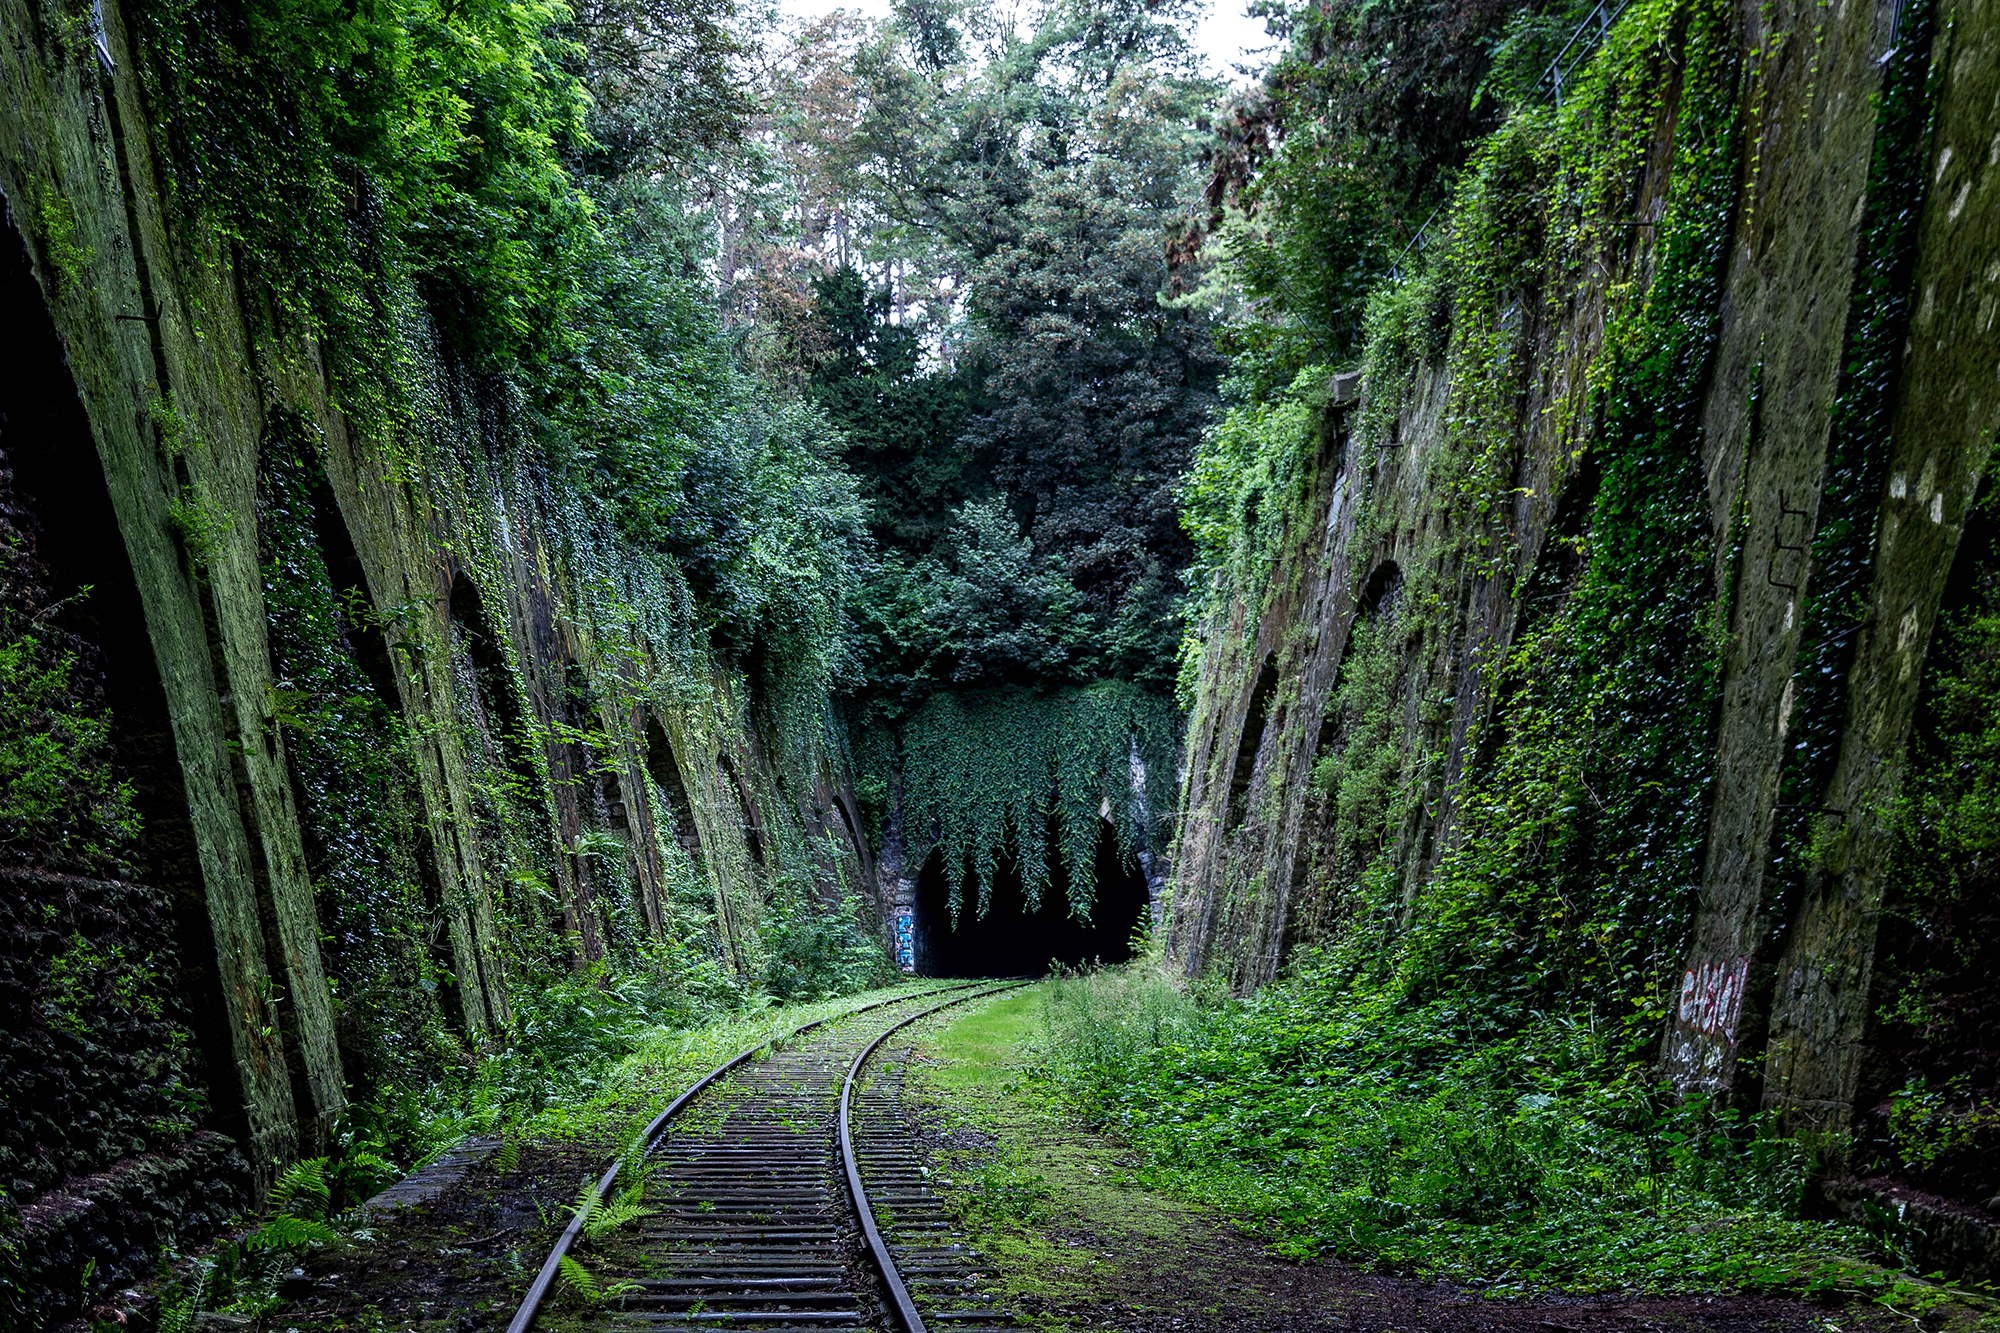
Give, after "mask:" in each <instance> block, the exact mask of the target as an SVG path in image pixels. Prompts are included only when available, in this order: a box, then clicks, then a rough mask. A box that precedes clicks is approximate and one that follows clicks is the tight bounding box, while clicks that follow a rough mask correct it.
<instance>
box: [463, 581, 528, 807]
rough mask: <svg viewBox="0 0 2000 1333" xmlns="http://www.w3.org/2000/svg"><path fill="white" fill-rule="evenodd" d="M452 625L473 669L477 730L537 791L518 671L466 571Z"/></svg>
mask: <svg viewBox="0 0 2000 1333" xmlns="http://www.w3.org/2000/svg"><path fill="white" fill-rule="evenodd" d="M450 611H451V625H452V631H453V636H454V637H455V638H456V639H457V644H456V645H455V646H456V647H458V648H460V649H461V650H462V651H463V652H464V654H465V658H466V664H467V666H468V667H469V668H470V671H471V677H472V680H471V683H472V687H473V688H472V690H471V692H470V693H471V697H470V698H469V699H468V700H467V702H468V703H470V704H472V705H473V706H474V708H475V709H476V710H477V722H478V724H479V729H480V730H481V732H482V733H484V736H485V739H486V741H487V744H488V746H489V747H490V749H491V753H492V755H493V757H494V759H496V760H497V761H498V762H500V763H502V764H504V765H506V766H507V768H508V769H509V770H511V771H512V772H513V774H514V776H515V777H516V778H518V779H520V780H521V781H522V782H524V783H526V784H528V785H527V788H526V789H527V790H533V788H534V779H535V766H534V764H533V762H532V761H531V760H530V759H529V758H528V751H527V745H528V733H527V728H526V727H524V726H523V725H522V721H521V718H522V714H523V709H522V707H521V697H520V694H519V693H518V692H517V691H516V689H515V687H514V673H513V672H512V671H510V670H508V668H507V658H506V655H505V654H504V653H502V652H501V650H500V642H499V640H498V638H497V637H496V636H495V635H494V633H493V629H492V626H491V624H490V623H489V622H488V621H487V618H486V607H485V604H484V602H482V601H481V599H480V596H479V589H477V588H475V587H474V586H473V584H472V580H471V579H469V578H467V577H466V576H465V575H464V574H463V573H460V574H459V575H458V576H457V577H455V578H454V579H452V581H451V604H450Z"/></svg>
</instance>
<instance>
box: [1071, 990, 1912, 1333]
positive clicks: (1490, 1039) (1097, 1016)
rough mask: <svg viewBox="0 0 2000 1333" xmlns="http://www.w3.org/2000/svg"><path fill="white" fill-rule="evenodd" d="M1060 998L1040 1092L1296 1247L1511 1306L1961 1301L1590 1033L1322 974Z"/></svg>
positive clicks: (1749, 1128)
mask: <svg viewBox="0 0 2000 1333" xmlns="http://www.w3.org/2000/svg"><path fill="white" fill-rule="evenodd" d="M1047 995H1048V999H1047V1004H1046V1008H1045V1032H1044V1036H1043V1042H1042V1049H1041V1051H1040V1052H1039V1055H1040V1061H1039V1066H1038V1074H1037V1077H1038V1079H1039V1080H1040V1081H1042V1082H1043V1084H1044V1087H1045V1088H1046V1090H1047V1091H1048V1093H1049V1094H1050V1095H1052V1096H1053V1097H1055V1098H1056V1099H1057V1100H1058V1101H1059V1102H1060V1104H1061V1105H1062V1106H1063V1107H1064V1108H1065V1109H1066V1110H1067V1111H1068V1112H1069V1113H1070V1114H1071V1115H1073V1116H1075V1117H1076V1118H1078V1119H1079V1120H1081V1121H1082V1122H1083V1123H1084V1124H1086V1125H1088V1126H1090V1127H1091V1128H1094V1129H1101V1130H1106V1131H1109V1132H1112V1133H1114V1134H1116V1135H1118V1136H1119V1137H1121V1138H1123V1139H1125V1140H1127V1141H1128V1142H1130V1143H1131V1144H1132V1145H1133V1146H1134V1147H1136V1148H1137V1149H1139V1150H1140V1152H1141V1154H1142V1156H1143V1159H1144V1163H1145V1165H1144V1166H1143V1168H1142V1170H1141V1177H1142V1180H1143V1182H1144V1183H1145V1184H1147V1185H1148V1186H1150V1187H1153V1188H1158V1189H1162V1190H1165V1191H1166V1192H1169V1193H1173V1194H1178V1195H1180V1196H1182V1197H1187V1198H1197V1199H1202V1200H1205V1201H1207V1202H1210V1203H1213V1204H1214V1205H1216V1206H1217V1207H1219V1208H1220V1209H1221V1210H1222V1211H1224V1212H1226V1213H1229V1214H1233V1215H1235V1216H1237V1217H1239V1218H1242V1219H1245V1220H1246V1221H1248V1222H1250V1223H1251V1224H1253V1225H1256V1226H1258V1227H1259V1228H1260V1229H1261V1230H1262V1232H1263V1234H1264V1235H1265V1237H1266V1238H1267V1240H1268V1241H1269V1242H1270V1243H1272V1244H1273V1245H1274V1246H1275V1247H1276V1248H1277V1249H1278V1250H1280V1251H1281V1252H1283V1253H1286V1254H1290V1255H1294V1256H1297V1257H1300V1258H1310V1257H1316V1256H1321V1255H1326V1256H1339V1257H1344V1258H1349V1259H1356V1260H1361V1261H1367V1262H1373V1263H1376V1264H1379V1265H1381V1266H1383V1267H1385V1268H1387V1269H1391V1270H1394V1271H1399V1272H1407V1273H1415V1274H1423V1275H1437V1276H1445V1277H1451V1278H1456V1279H1460V1280H1468V1281H1472V1282H1475V1283H1477V1284H1479V1285H1480V1286H1482V1287H1483V1288H1485V1289H1486V1290H1488V1291H1491V1292H1493V1293H1494V1294H1507V1293H1515V1292H1526V1291H1532V1290H1541V1289H1549V1288H1559V1289H1563V1290H1568V1291H1572V1292H1585V1291H1604V1290H1617V1289H1626V1290H1638V1291H1649V1292H1687V1291H1721V1290H1736V1289H1745V1288H1748V1289H1762V1290H1773V1291H1791V1292H1798V1293H1801V1294H1806V1295H1825V1296H1835V1295H1842V1294H1855V1293H1860V1294H1865V1295H1868V1296H1871V1297H1873V1298H1875V1299H1877V1300H1882V1301H1884V1302H1885V1303H1892V1304H1895V1305H1897V1306H1899V1307H1905V1308H1907V1307H1909V1306H1910V1305H1912V1304H1913V1303H1915V1304H1922V1303H1926V1302H1934V1301H1935V1300H1936V1299H1938V1298H1940V1297H1942V1296H1943V1295H1944V1293H1943V1292H1941V1291H1940V1290H1939V1289H1938V1288H1936V1287H1933V1286H1930V1285H1928V1284H1917V1283H1914V1282H1911V1281H1910V1280H1908V1279H1906V1278H1903V1277H1900V1276H1898V1275H1896V1274H1893V1273H1889V1272H1886V1271H1885V1270H1883V1269H1881V1268H1879V1267H1877V1266H1876V1265H1875V1264H1873V1263H1872V1262H1869V1261H1868V1259H1867V1258H1866V1256H1867V1254H1868V1252H1869V1249H1870V1246H1869V1241H1868V1238H1867V1237H1866V1236H1865V1235H1864V1234H1863V1233H1862V1232H1860V1231H1858V1230H1856V1229H1855V1228H1852V1227H1848V1226H1844V1225H1837V1224H1833V1223H1825V1222H1813V1221H1807V1220H1804V1219H1802V1218H1801V1216H1800V1201H1801V1196H1802V1193H1803V1189H1804V1185H1805V1181H1806V1173H1807V1169H1808V1166H1809V1163H1808V1162H1807V1161H1806V1159H1805V1157H1804V1154H1803V1151H1802V1150H1801V1149H1800V1148H1799V1147H1798V1145H1796V1144H1795V1143H1793V1142H1792V1141H1790V1140H1787V1139H1784V1138H1782V1137H1779V1136H1778V1135H1777V1134H1776V1133H1775V1131H1774V1129H1773V1128H1772V1126H1770V1125H1769V1124H1768V1123H1767V1122H1766V1121H1765V1120H1764V1119H1763V1118H1761V1117H1744V1116H1742V1115H1740V1114H1738V1113H1737V1112H1735V1111H1730V1110H1722V1109H1718V1108H1716V1107H1714V1106H1712V1105H1709V1104H1707V1103H1704V1102H1701V1101H1693V1102H1686V1103H1675V1102H1673V1101H1672V1100H1670V1099H1669V1098H1668V1097H1666V1096H1665V1095H1664V1094H1663V1092H1662V1090H1661V1089H1660V1088H1659V1086H1658V1085H1657V1083H1656V1082H1655V1080H1654V1078H1653V1076H1652V1073H1651V1070H1650V1068H1649V1067H1648V1066H1646V1065H1644V1064H1642V1063H1638V1062H1634V1061H1629V1060H1627V1059H1626V1058H1625V1057H1623V1056H1621V1054H1620V1053H1619V1052H1617V1051H1615V1050H1611V1049H1607V1043H1605V1042H1604V1041H1603V1040H1602V1039H1601V1037H1600V1035H1599V1033H1597V1032H1596V1031H1594V1030H1593V1029H1592V1028H1591V1027H1590V1025H1589V1024H1588V1023H1586V1022H1582V1021H1570V1020H1567V1019H1565V1018H1563V1017H1562V1016H1553V1015H1527V1016H1522V1015H1511V1016H1508V1015H1499V1014H1495V1013H1493V1012H1491V1011H1490V1010H1487V1009H1482V1008H1479V1007H1476V1006H1473V1005H1470V1004H1467V1003H1464V1002H1462V1001H1455V1000H1454V1001H1438V1002H1435V1003H1431V1004H1426V1005H1410V1004H1407V1003H1405V1002H1401V1001H1398V1000H1396V999H1394V998H1392V997H1390V996H1388V995H1386V994H1381V993H1375V992H1371V991H1368V990H1366V989H1363V988H1359V987H1354V986H1352V985H1350V984H1343V983H1342V982H1340V981H1339V980H1337V979H1336V978H1334V977H1333V976H1331V975H1329V974H1327V973H1325V972H1315V971H1313V970H1311V969H1310V968H1306V969H1302V970H1301V971H1300V972H1298V973H1297V974H1295V975H1294V976H1293V977H1292V978H1290V979H1289V980H1287V981H1284V982H1281V983H1279V984H1276V985H1273V986H1271V987H1269V988H1267V989H1266V990H1265V991H1263V992H1261V993H1259V994H1258V995H1257V996H1256V997H1255V998H1253V999H1250V1000H1247V1001H1237V1000H1232V999H1229V998H1227V997H1226V996H1224V995H1222V994H1220V993H1211V992H1203V991H1199V990H1197V991H1196V992H1195V993H1193V994H1184V993H1181V992H1179V991H1177V990H1175V989H1174V988H1173V987H1172V986H1171V985H1170V984H1169V983H1168V982H1167V981H1165V980H1164V979H1163V978H1162V977H1161V976H1160V975H1159V973H1158V972H1157V971H1155V970H1154V969H1153V968H1151V967H1149V966H1147V965H1146V964H1145V963H1143V962H1142V963H1140V964H1136V965H1134V966H1133V967H1132V968H1130V969H1125V970H1117V971H1104V972H1098V973H1094V974H1091V975H1087V976H1080V977H1069V978H1064V979H1061V980H1059V981H1056V982H1055V983H1053V984H1052V985H1051V986H1050V987H1049V988H1048V991H1047Z"/></svg>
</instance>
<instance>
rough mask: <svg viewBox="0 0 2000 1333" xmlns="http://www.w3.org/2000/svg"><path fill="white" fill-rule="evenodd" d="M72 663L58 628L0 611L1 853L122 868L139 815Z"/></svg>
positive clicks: (101, 717) (72, 647) (102, 718)
mask: <svg viewBox="0 0 2000 1333" xmlns="http://www.w3.org/2000/svg"><path fill="white" fill-rule="evenodd" d="M79 664H80V663H79V657H78V648H77V646H76V644H75V643H74V642H72V641H71V640H70V639H69V638H68V636H66V635H64V634H63V633H62V632H61V631H59V630H57V629H55V628H54V627H53V626H51V625H48V624H47V623H45V622H43V621H42V620H41V619H40V618H37V619H34V620H28V621H24V620H23V619H22V618H21V617H20V616H18V615H16V614H14V613H12V612H5V613H0V848H4V849H5V850H6V854H7V855H8V856H9V858H10V859H28V858H33V859H36V860H41V861H43V862H44V863H45V864H52V865H55V866H57V867H60V868H64V869H71V870H77V871H83V872H85V873H88V872H90V871H92V870H96V871H100V872H101V871H103V870H105V869H109V868H113V867H116V866H118V865H120V864H121V863H122V862H123V860H124V858H125V857H126V856H127V855H128V854H129V849H130V846H131V840H132V839H133V838H134V837H135V836H136V835H137V834H138V832H139V817H138V813H137V812H136V811H135V810H134V809H133V805H132V786H131V784H130V783H129V782H126V781H124V780H122V779H121V778H120V777H119V776H118V773H117V770H116V769H115V768H114V767H113V766H112V765H111V763H110V762H109V758H110V737H111V718H110V716H109V714H108V713H106V712H105V710H104V709H103V708H102V707H100V706H98V704H97V702H96V700H95V699H94V698H93V690H92V689H91V688H90V685H89V683H88V682H87V680H85V679H80V678H79V676H78V667H79Z"/></svg>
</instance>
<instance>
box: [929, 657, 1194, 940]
mask: <svg viewBox="0 0 2000 1333" xmlns="http://www.w3.org/2000/svg"><path fill="white" fill-rule="evenodd" d="M1178 730H1179V729H1178V719H1177V718H1176V716H1175V713H1174V710H1173V705H1172V704H1171V703H1170V702H1169V701H1167V700H1164V699H1161V698H1160V697H1159V696H1157V695H1155V694H1152V693H1150V692H1148V691H1145V690H1142V689H1139V688H1137V687H1136V686H1132V685H1128V684H1125V683H1123V682H1118V681H1105V682H1102V683H1100V684H1097V685H1092V686H1089V687H1087V688H1084V689H1077V690H1064V691H1060V692H1057V693H1054V694H1037V693H1031V692H1029V691H1026V690H1000V691H991V692H984V693H978V694H962V695H961V694H939V695H935V696H933V697H932V698H931V699H930V700H929V701H928V702H927V703H925V704H924V705H923V707H921V708H919V709H918V710H917V711H916V712H915V713H913V714H912V715H911V717H910V719H909V721H908V723H907V724H906V725H905V726H904V727H903V729H902V746H903V754H902V762H903V819H904V826H905V828H906V829H907V830H909V832H908V833H907V834H906V836H907V837H909V838H910V840H911V843H912V845H913V846H918V845H932V843H931V840H932V839H935V843H934V845H935V846H936V847H937V849H938V850H939V851H940V852H941V853H942V854H943V857H944V861H945V864H946V866H947V867H948V868H949V873H950V874H951V882H952V888H951V904H952V913H953V916H954V918H955V917H956V915H957V913H958V911H959V910H960V905H961V901H962V893H963V885H964V882H965V881H966V880H968V879H969V880H971V881H972V882H975V883H976V884H977V885H978V900H977V912H978V914H979V915H981V916H984V915H985V913H986V910H987V908H988V906H989V905H990V902H991V894H992V885H993V876H994V872H995V870H996V869H997V866H998V862H999V860H1000V858H1001V857H1002V856H1004V855H1011V856H1012V857H1013V858H1015V861H1016V863H1017V864H1018V865H1019V866H1020V869H1021V888H1022V894H1023V896H1024V898H1025V899H1026V901H1027V903H1028V904H1029V910H1031V911H1032V910H1033V908H1034V906H1035V905H1036V904H1039V903H1040V901H1041V897H1042V894H1043V893H1044V892H1045V891H1046V890H1047V888H1048V885H1049V882H1050V866H1051V864H1052V857H1053V856H1057V855H1059V856H1060V857H1061V858H1062V861H1063V864H1064V865H1065V866H1066V867H1067V868H1068V871H1069V899H1070V900H1069V907H1070V911H1071V912H1072V913H1073V914H1074V915H1076V916H1078V917H1082V918H1085V919H1087V918H1088V917H1089V914H1090V909H1091V905H1092V904H1093V903H1094V902H1095V901H1096V856H1097V844H1098V837H1099V831H1100V829H1101V827H1102V825H1103V823H1104V822H1105V819H1106V817H1105V816H1104V815H1102V814H1100V812H1101V811H1103V810H1104V809H1105V808H1106V807H1107V805H1108V807H1109V810H1110V815H1109V816H1108V820H1109V823H1110V825H1111V829H1112V832H1113V835H1114V837H1115V838H1116V840H1117V844H1118V848H1119V850H1120V852H1121V853H1122V854H1125V855H1130V854H1131V853H1132V850H1133V848H1134V839H1135V837H1136V836H1137V835H1140V834H1145V835H1146V836H1149V837H1152V836H1157V834H1158V831H1159V830H1160V829H1161V827H1163V821H1164V819H1165V818H1166V816H1167V814H1168V811H1169V810H1170V809H1171V799H1172V791H1173V788H1172V783H1173V780H1174V777H1173V774H1174V769H1173V759H1174V753H1175V746H1176V745H1177V744H1178V741H1179V735H1178ZM1135 760H1136V761H1137V763H1138V764H1141V765H1143V766H1144V770H1145V771H1144V773H1143V775H1141V774H1139V773H1138V772H1137V771H1136V770H1135V768H1134V762H1135ZM1141 779H1142V780H1141ZM1135 786H1136V789H1135Z"/></svg>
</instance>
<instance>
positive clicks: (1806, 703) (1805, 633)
mask: <svg viewBox="0 0 2000 1333" xmlns="http://www.w3.org/2000/svg"><path fill="white" fill-rule="evenodd" d="M1932 10H1933V6H1932V3H1931V0H1909V2H1908V3H1906V4H1905V5H1904V6H1903V7H1902V8H1901V9H1900V10H1899V11H1898V13H1899V18H1898V20H1897V23H1898V34H1897V38H1896V46H1895V48H1894V49H1893V50H1892V51H1891V52H1890V53H1889V55H1888V66H1889V68H1888V75H1887V79H1886V81H1885V83H1884V86H1883V92H1882V97H1881V101H1880V104H1879V107H1878V109H1877V115H1876V129H1875V148H1874V156H1873V160H1872V162H1871V164H1870V168H1869V178H1868V195H1867V203H1866V205H1865V209H1864V212H1863V215H1862V223H1861V237H1860V241H1859V244H1858V245H1857V246H1856V249H1855V254H1856V255H1857V256H1858V260H1857V263H1856V266H1855V273H1854V285H1853V290H1852V294H1851V295H1850V297H1849V301H1848V324H1847V332H1846V339H1845V344H1844V347H1843V349H1842V356H1841V373H1840V380H1839V384H1838V387H1837V388H1836V390H1835V393H1834V404H1833V414H1832V415H1833V429H1832V431H1831V433H1830V435H1829V437H1828V440H1827V450H1826V472H1825V478H1824V480H1823V482H1822V485H1821V491H1820V498H1819V507H1818V516H1817V523H1816V525H1815V527H1814V531H1813V538H1812V560H1811V565H1810V569H1811V574H1810V582H1809V584H1808V587H1807V592H1806V596H1805V600H1804V606H1803V608H1802V611H1801V623H1802V625H1803V629H1802V631H1801V633H1800V636H1799V654H1798V665H1797V670H1796V673H1795V676H1794V686H1793V689H1794V702H1793V706H1792V712H1791V717H1790V719H1789V722H1788V725H1787V727H1786V735H1787V738H1788V740H1789V748H1788V751H1787V753H1786V756H1785V768H1784V775H1783V787H1782V791H1783V800H1784V803H1785V804H1786V805H1787V806H1793V807H1798V806H1805V807H1811V806H1816V805H1819V804H1821V803H1822V802H1823V800H1824V795H1825V788H1826V784H1827V783H1828V782H1829V781H1831V779H1832V777H1833V767H1834V762H1835V760H1836V758H1837V756H1838V752H1839V740H1840V735H1841V731H1842V729H1843V726H1844V724H1845V721H1846V711H1847V702H1848V694H1847V674H1848V667H1849V666H1850V664H1851V663H1852V662H1853V660H1854V649H1855V646H1856V643H1857V641H1858V639H1859V638H1860V630H1861V627H1862V625H1863V623H1864V622H1865V621H1866V619H1867V616H1868V605H1867V602H1868V594H1869V589H1870V586H1871V584H1872V582H1873V578H1874V569H1875V554H1876V539H1877V524H1878V516H1879V514H1880V511H1881V505H1882V495H1883V487H1884V482H1885V479H1886V478H1885V473H1886V470H1887V468H1888V464H1889V456H1890V452H1891V451H1890V441H1889V424H1890V422H1891V420H1892V419H1893V418H1894V416H1895V410H1896V383H1897V380H1898V371H1899V369H1900V368H1901V364H1902V353H1903V345H1904V342H1905V340H1906V338H1907V336H1908V333H1909V327H1910V287H1911V277H1912V274H1913V273H1914V271H1915V268H1916V260H1917V216H1918V213H1919V212H1920V211H1921V209H1922V206H1923V199H1924V187H1925V185H1926V184H1927V182H1928V179H1929V176H1928V173H1927V172H1926V171H1925V169H1924V168H1925V163H1926V161H1927V160H1928V156H1929V151H1928V150H1929V143H1930V127H1931V112H1932V109H1933V107H1934V105H1935V101H1936V92H1937V77H1938V75H1937V71H1936V70H1934V69H1933V68H1932V65H1931V33H1932V22H1933V20H1932ZM1777 835H1778V839H1779V844H1780V850H1779V853H1778V858H1777V867H1776V869H1777V874H1776V876H1774V882H1776V883H1779V884H1789V883H1792V882H1794V881H1795V880H1796V877H1797V875H1798V874H1799V873H1800V872H1801V870H1802V858H1803V857H1804V856H1805V854H1806V852H1807V849H1808V845H1809V843H1810V840H1811V826H1810V825H1809V824H1807V823H1804V822H1802V821H1798V820H1791V821H1787V822H1786V823H1784V824H1782V825H1781V826H1780V827H1779V829H1778V830H1777Z"/></svg>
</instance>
